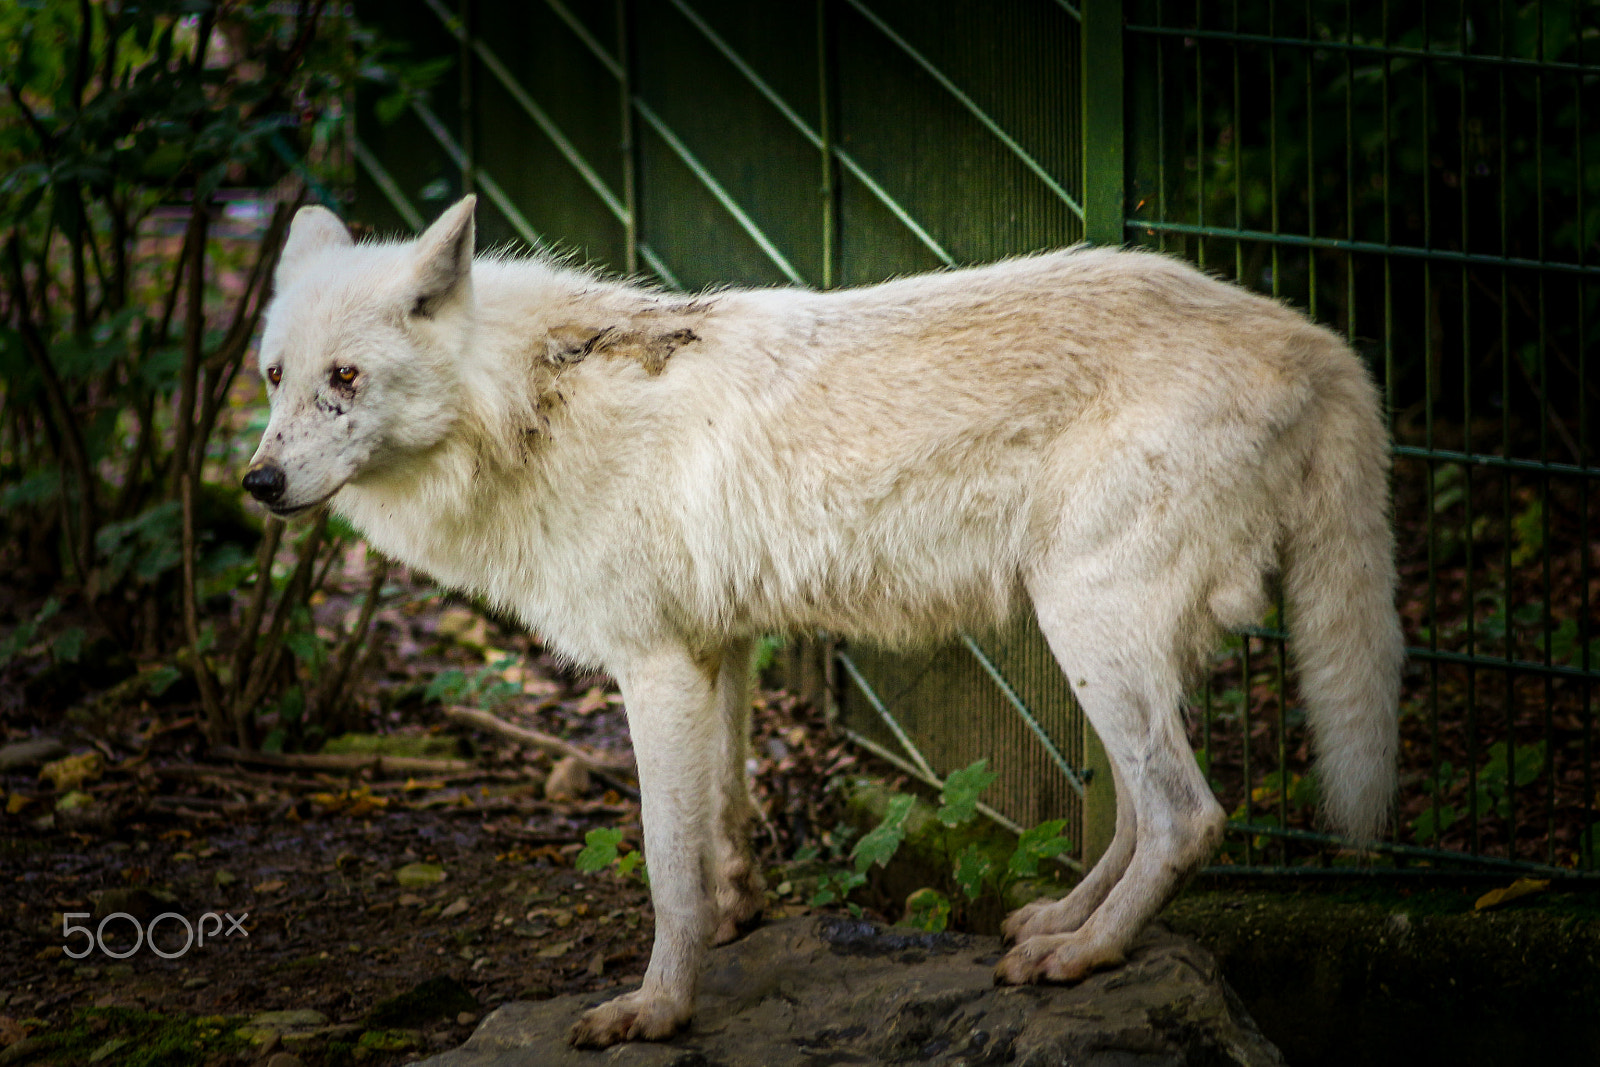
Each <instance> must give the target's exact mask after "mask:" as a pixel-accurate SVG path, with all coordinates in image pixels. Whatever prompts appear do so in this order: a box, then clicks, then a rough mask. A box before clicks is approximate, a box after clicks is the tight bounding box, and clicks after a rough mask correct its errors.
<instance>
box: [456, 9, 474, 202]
mask: <svg viewBox="0 0 1600 1067" xmlns="http://www.w3.org/2000/svg"><path fill="white" fill-rule="evenodd" d="M457 17H458V18H460V19H461V51H460V65H461V82H460V92H459V99H458V101H457V102H458V103H459V104H460V106H461V117H460V120H459V128H458V129H457V131H456V136H457V137H459V138H460V140H461V152H462V154H463V155H464V156H465V157H466V158H465V161H464V162H463V163H462V164H461V195H462V196H466V195H467V194H468V193H475V192H477V191H478V188H477V187H478V139H477V137H475V136H474V134H475V133H476V132H477V129H476V127H477V124H478V107H477V88H478V87H477V85H475V84H474V82H475V81H476V79H477V77H478V64H477V61H476V57H475V56H474V55H473V51H472V44H473V42H474V41H476V40H477V39H478V20H477V12H475V11H474V10H473V6H472V0H461V6H460V9H459V10H458V11H457Z"/></svg>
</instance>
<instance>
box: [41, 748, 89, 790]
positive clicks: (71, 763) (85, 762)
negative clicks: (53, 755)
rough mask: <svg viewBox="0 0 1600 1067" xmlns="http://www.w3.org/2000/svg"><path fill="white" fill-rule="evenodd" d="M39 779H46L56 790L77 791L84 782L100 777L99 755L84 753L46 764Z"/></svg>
mask: <svg viewBox="0 0 1600 1067" xmlns="http://www.w3.org/2000/svg"><path fill="white" fill-rule="evenodd" d="M39 777H40V778H48V779H49V780H50V784H51V785H53V786H55V787H56V788H57V789H65V790H73V789H77V788H78V787H79V786H81V785H82V784H83V783H84V782H87V781H90V780H92V779H95V778H98V777H100V753H98V752H85V753H83V754H82V755H80V756H67V757H65V758H64V759H58V760H56V761H55V762H54V763H46V764H45V765H44V767H43V768H41V769H40V771H39Z"/></svg>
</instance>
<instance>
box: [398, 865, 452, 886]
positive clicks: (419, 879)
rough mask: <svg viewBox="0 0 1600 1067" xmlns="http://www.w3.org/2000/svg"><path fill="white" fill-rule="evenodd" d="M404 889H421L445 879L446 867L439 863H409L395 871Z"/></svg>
mask: <svg viewBox="0 0 1600 1067" xmlns="http://www.w3.org/2000/svg"><path fill="white" fill-rule="evenodd" d="M394 880H395V881H396V882H398V883H399V884H400V887H401V888H402V889H421V888H423V887H424V886H430V885H435V884H437V883H439V882H442V881H444V868H443V867H441V866H439V865H438V864H437V863H408V864H406V865H405V866H404V867H401V868H400V869H399V870H398V871H395V872H394Z"/></svg>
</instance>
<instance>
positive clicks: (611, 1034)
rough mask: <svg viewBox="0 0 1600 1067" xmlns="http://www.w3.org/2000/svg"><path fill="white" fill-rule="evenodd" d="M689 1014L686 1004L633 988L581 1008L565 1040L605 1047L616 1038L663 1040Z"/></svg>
mask: <svg viewBox="0 0 1600 1067" xmlns="http://www.w3.org/2000/svg"><path fill="white" fill-rule="evenodd" d="M691 1014H692V1012H691V1010H690V1009H689V1007H687V1006H683V1007H679V1006H677V1005H675V1004H673V1003H672V1002H671V1001H669V1000H667V999H666V998H664V997H661V996H659V995H658V996H653V997H647V996H645V995H644V991H643V990H636V991H635V992H632V993H626V994H624V995H622V996H620V997H618V998H617V999H615V1000H608V1001H607V1002H606V1003H604V1004H602V1005H600V1006H599V1007H598V1008H591V1009H589V1010H588V1011H586V1012H584V1013H583V1015H581V1016H580V1017H579V1018H578V1021H577V1022H575V1023H573V1024H572V1029H571V1030H569V1031H567V1040H568V1041H570V1042H571V1043H572V1044H574V1045H576V1046H577V1047H578V1048H606V1047H608V1046H610V1045H615V1044H616V1043H617V1042H619V1041H663V1040H665V1039H666V1038H669V1037H671V1036H672V1035H673V1034H675V1033H677V1032H678V1031H679V1030H681V1029H683V1027H684V1025H685V1024H687V1023H688V1021H689V1017H690V1015H691Z"/></svg>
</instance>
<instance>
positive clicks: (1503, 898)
mask: <svg viewBox="0 0 1600 1067" xmlns="http://www.w3.org/2000/svg"><path fill="white" fill-rule="evenodd" d="M1549 888H1550V879H1548V878H1518V879H1517V880H1516V881H1515V882H1512V883H1511V884H1510V885H1508V886H1505V887H1503V888H1501V889H1491V890H1489V891H1488V892H1487V893H1485V894H1484V895H1483V896H1481V897H1479V898H1478V900H1477V903H1475V904H1473V905H1472V910H1473V911H1486V910H1488V909H1489V908H1498V907H1499V906H1500V905H1502V904H1509V903H1511V902H1512V901H1513V900H1516V899H1517V898H1518V897H1525V896H1528V895H1530V894H1532V893H1542V892H1544V891H1545V890H1546V889H1549Z"/></svg>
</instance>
